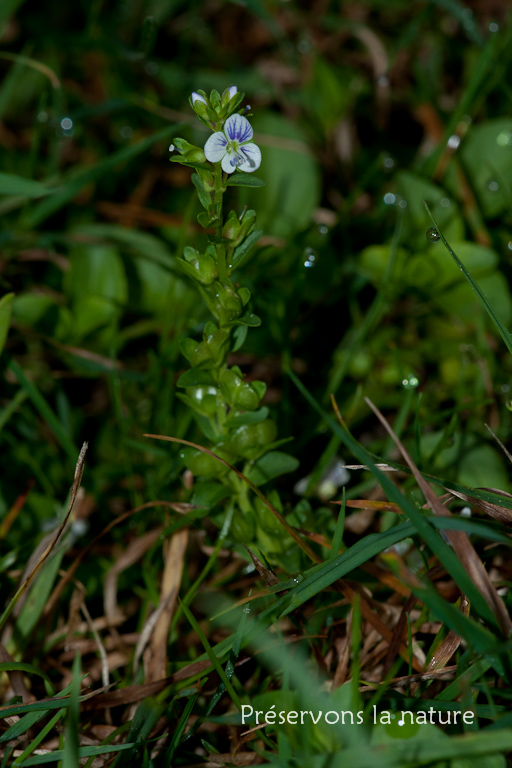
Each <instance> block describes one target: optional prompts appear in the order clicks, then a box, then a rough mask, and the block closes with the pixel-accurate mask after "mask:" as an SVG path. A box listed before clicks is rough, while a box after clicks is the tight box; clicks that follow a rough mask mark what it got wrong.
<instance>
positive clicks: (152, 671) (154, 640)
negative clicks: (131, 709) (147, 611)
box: [146, 528, 188, 683]
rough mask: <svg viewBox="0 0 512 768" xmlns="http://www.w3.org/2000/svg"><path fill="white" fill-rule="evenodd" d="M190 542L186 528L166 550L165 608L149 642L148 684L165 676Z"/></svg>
mask: <svg viewBox="0 0 512 768" xmlns="http://www.w3.org/2000/svg"><path fill="white" fill-rule="evenodd" d="M187 543H188V530H187V529H186V528H182V529H181V530H180V531H176V533H174V534H173V536H172V539H171V541H170V542H169V545H168V547H167V552H166V553H165V567H164V574H163V577H162V587H161V590H160V599H161V600H162V601H164V602H165V608H164V610H163V611H162V613H161V614H160V617H159V619H158V621H157V623H156V625H155V629H154V632H153V634H152V636H151V640H150V642H149V660H148V664H147V674H146V680H147V682H148V683H152V682H154V681H155V680H160V679H161V678H162V677H164V676H165V672H166V663H167V645H168V643H167V638H168V635H169V627H170V626H171V621H172V617H173V614H174V610H175V607H176V600H177V597H178V593H179V590H180V586H181V576H182V573H183V563H184V560H185V552H186V549H187Z"/></svg>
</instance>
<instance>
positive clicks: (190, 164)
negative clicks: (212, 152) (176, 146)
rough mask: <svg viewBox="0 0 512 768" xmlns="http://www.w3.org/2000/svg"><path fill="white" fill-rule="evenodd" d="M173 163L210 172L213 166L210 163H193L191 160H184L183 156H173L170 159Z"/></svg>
mask: <svg viewBox="0 0 512 768" xmlns="http://www.w3.org/2000/svg"><path fill="white" fill-rule="evenodd" d="M169 159H170V161H171V163H179V164H180V165H186V166H187V168H195V169H196V170H198V169H201V170H202V171H210V170H211V165H209V164H208V163H193V162H191V161H190V160H184V159H183V157H182V156H181V155H173V156H172V157H171V158H169Z"/></svg>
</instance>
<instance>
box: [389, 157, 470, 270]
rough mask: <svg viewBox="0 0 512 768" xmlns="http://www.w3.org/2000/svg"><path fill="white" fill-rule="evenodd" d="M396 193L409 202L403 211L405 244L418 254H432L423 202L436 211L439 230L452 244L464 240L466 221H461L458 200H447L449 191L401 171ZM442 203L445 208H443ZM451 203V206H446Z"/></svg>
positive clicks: (403, 240) (449, 198)
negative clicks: (426, 235) (443, 231)
mask: <svg viewBox="0 0 512 768" xmlns="http://www.w3.org/2000/svg"><path fill="white" fill-rule="evenodd" d="M395 183H396V191H397V192H398V193H399V194H400V195H401V196H402V197H403V198H404V200H405V201H406V202H407V208H405V209H404V215H403V219H404V232H403V237H402V242H403V243H407V245H408V246H409V248H412V249H414V250H415V251H425V250H427V249H428V255H429V256H430V254H431V253H432V250H433V246H432V245H429V243H428V241H427V239H426V237H425V231H426V229H427V227H426V226H425V208H424V206H423V201H424V200H427V202H428V204H429V205H430V206H431V207H432V208H434V209H435V211H436V216H437V217H438V219H439V224H440V226H441V227H442V228H443V229H444V230H445V231H446V233H447V237H450V238H451V239H452V240H462V238H463V236H464V230H465V225H464V219H463V218H462V216H461V214H460V211H459V208H458V205H457V203H456V202H455V200H454V199H453V198H451V197H449V196H447V194H446V191H445V190H444V189H442V188H441V187H438V186H436V185H435V184H433V183H432V182H431V181H430V180H428V179H425V178H423V177H422V176H419V175H418V174H415V173H411V172H410V171H399V172H398V173H397V174H396V176H395ZM441 201H443V204H441ZM446 202H448V205H446Z"/></svg>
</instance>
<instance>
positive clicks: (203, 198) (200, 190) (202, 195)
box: [192, 173, 212, 210]
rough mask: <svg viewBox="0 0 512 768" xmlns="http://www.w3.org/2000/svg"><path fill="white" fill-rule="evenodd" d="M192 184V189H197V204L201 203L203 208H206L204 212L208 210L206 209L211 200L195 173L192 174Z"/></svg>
mask: <svg viewBox="0 0 512 768" xmlns="http://www.w3.org/2000/svg"><path fill="white" fill-rule="evenodd" d="M192 183H193V184H194V187H195V188H196V189H197V196H198V197H199V202H200V203H201V205H202V206H203V208H206V210H208V208H209V207H210V206H211V204H212V198H211V195H210V194H209V192H207V191H206V190H205V188H204V187H203V182H202V181H201V179H200V178H199V176H198V175H197V173H193V174H192Z"/></svg>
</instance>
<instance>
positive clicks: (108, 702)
mask: <svg viewBox="0 0 512 768" xmlns="http://www.w3.org/2000/svg"><path fill="white" fill-rule="evenodd" d="M211 666H212V663H211V661H210V660H209V659H205V660H204V661H194V662H193V663H192V664H188V665H187V666H186V667H183V669H180V670H178V672H175V673H174V674H173V675H169V676H168V677H164V678H163V679H162V680H155V681H154V682H153V683H142V684H141V685H129V686H127V687H126V688H121V689H119V690H117V691H108V692H106V693H100V694H98V695H97V696H94V698H91V700H90V701H85V702H83V703H82V704H81V705H80V706H81V709H83V710H87V709H107V708H109V707H119V706H122V705H123V704H135V702H137V701H142V699H146V698H147V697H148V696H156V694H157V693H160V691H163V690H164V688H168V687H169V686H170V685H173V683H179V682H181V681H182V680H187V678H189V677H193V676H194V675H198V674H200V673H201V672H204V671H205V670H207V669H209V668H210V667H211ZM0 709H1V708H0Z"/></svg>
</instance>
